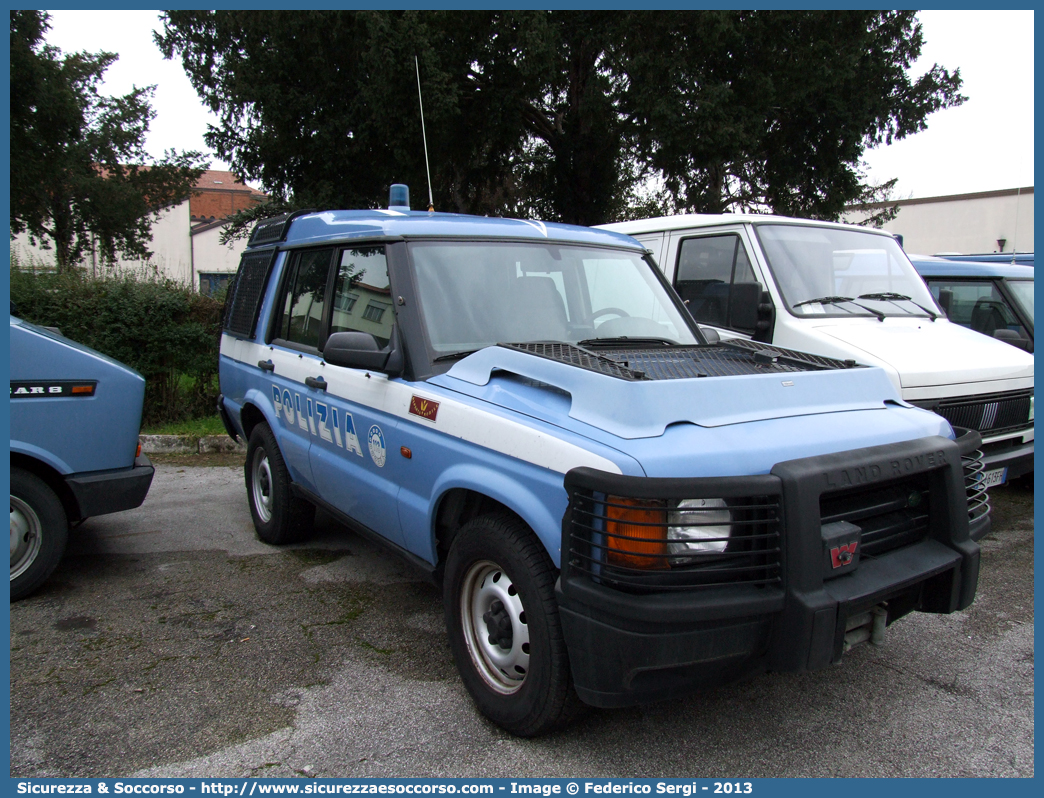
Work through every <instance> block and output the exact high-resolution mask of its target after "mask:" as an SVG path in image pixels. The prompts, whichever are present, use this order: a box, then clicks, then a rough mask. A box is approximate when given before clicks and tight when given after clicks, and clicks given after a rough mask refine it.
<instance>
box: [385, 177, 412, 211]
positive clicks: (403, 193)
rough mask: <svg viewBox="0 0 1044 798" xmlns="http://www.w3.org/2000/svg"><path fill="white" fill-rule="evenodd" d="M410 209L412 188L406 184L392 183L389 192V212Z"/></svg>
mask: <svg viewBox="0 0 1044 798" xmlns="http://www.w3.org/2000/svg"><path fill="white" fill-rule="evenodd" d="M403 209H405V210H407V211H408V210H409V209H410V187H409V186H407V185H406V184H404V183H392V185H391V188H390V189H389V190H388V210H390V211H394V210H403Z"/></svg>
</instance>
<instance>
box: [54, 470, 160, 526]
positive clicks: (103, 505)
mask: <svg viewBox="0 0 1044 798" xmlns="http://www.w3.org/2000/svg"><path fill="white" fill-rule="evenodd" d="M155 471H156V470H155V469H154V468H153V467H152V463H151V462H150V461H149V458H147V457H146V456H145V455H139V456H138V457H136V458H135V460H134V465H133V466H132V467H130V468H117V469H113V470H110V471H91V472H87V473H80V474H71V475H69V476H67V477H66V478H65V482H66V484H67V485H68V486H69V489H70V490H71V491H72V493H73V496H74V497H75V498H76V504H77V506H78V508H79V512H80V518H90V517H92V516H95V515H107V514H109V513H118V512H120V511H121V510H132V509H134V508H135V507H140V506H141V503H142V502H144V501H145V496H146V495H148V492H149V487H150V486H151V485H152V477H153V474H155Z"/></svg>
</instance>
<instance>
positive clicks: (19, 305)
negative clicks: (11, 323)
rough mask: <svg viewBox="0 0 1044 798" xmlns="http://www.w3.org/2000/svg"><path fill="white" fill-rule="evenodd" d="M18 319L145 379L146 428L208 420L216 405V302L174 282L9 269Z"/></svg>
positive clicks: (218, 309) (218, 310)
mask: <svg viewBox="0 0 1044 798" xmlns="http://www.w3.org/2000/svg"><path fill="white" fill-rule="evenodd" d="M11 301H12V302H13V303H14V305H15V308H16V310H17V315H18V316H19V318H22V319H24V320H25V321H28V322H31V323H33V324H39V325H43V326H47V327H57V328H59V329H60V330H61V331H62V334H63V335H65V336H66V337H67V338H70V339H72V340H74V341H77V342H79V343H82V344H85V345H86V346H89V347H91V348H92V349H97V350H98V351H99V352H102V353H104V354H106V355H108V356H109V357H112V358H115V359H116V360H119V361H121V362H122V363H126V364H127V365H128V366H130V367H131V368H134V369H136V370H137V371H139V372H141V374H142V376H144V377H145V411H144V416H145V421H146V423H162V422H173V421H181V420H183V419H187V418H194V417H200V416H209V415H212V414H213V412H214V406H215V403H216V401H217V393H218V385H217V362H218V343H219V339H220V337H221V311H222V306H221V303H220V302H219V301H217V300H216V299H214V298H212V297H207V296H202V295H200V294H199V293H197V292H195V291H193V290H192V289H191V288H190V287H188V286H185V285H182V284H180V283H177V282H174V281H171V280H156V279H148V278H143V277H140V276H136V275H134V274H122V275H119V276H104V277H100V278H91V277H90V276H89V275H86V274H83V273H81V272H76V271H73V272H66V273H53V272H44V273H34V272H33V271H31V270H29V269H24V268H19V264H18V263H17V261H14V262H13V263H12V269H11Z"/></svg>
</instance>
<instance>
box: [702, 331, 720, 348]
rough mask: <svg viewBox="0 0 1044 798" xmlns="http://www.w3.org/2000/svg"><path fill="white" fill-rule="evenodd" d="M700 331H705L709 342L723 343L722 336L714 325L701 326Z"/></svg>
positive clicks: (705, 336) (704, 335)
mask: <svg viewBox="0 0 1044 798" xmlns="http://www.w3.org/2000/svg"><path fill="white" fill-rule="evenodd" d="M700 332H701V333H703V337H704V338H706V339H707V343H708V344H719V343H721V336H720V335H718V331H717V330H715V329H714V328H713V327H700Z"/></svg>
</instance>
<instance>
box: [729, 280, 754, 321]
mask: <svg viewBox="0 0 1044 798" xmlns="http://www.w3.org/2000/svg"><path fill="white" fill-rule="evenodd" d="M759 299H761V283H733V284H732V291H731V292H730V293H729V326H730V327H733V328H735V329H737V330H748V331H751V332H753V331H754V329H755V328H756V327H757V324H758V300H759Z"/></svg>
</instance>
